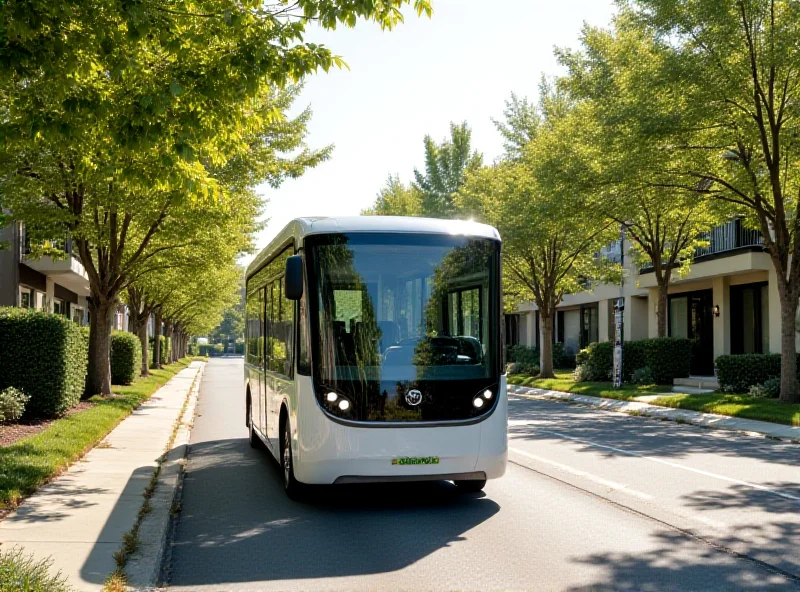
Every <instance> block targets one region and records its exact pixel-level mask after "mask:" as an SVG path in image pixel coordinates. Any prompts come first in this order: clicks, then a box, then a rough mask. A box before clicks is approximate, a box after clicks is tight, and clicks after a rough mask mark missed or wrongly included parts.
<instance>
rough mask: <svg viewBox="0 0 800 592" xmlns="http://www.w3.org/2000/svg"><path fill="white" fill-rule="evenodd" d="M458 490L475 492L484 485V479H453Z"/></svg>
mask: <svg viewBox="0 0 800 592" xmlns="http://www.w3.org/2000/svg"><path fill="white" fill-rule="evenodd" d="M453 483H455V484H456V487H458V489H459V490H461V491H463V492H464V493H477V492H479V491H483V488H484V487H486V479H468V480H463V481H453Z"/></svg>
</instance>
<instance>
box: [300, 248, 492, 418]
mask: <svg viewBox="0 0 800 592" xmlns="http://www.w3.org/2000/svg"><path fill="white" fill-rule="evenodd" d="M312 245H313V246H312V248H311V249H310V252H311V254H312V255H311V260H312V265H313V273H312V274H311V277H312V278H313V280H312V281H314V282H315V284H316V285H315V286H312V289H314V288H315V289H316V295H315V296H314V295H312V296H311V297H312V298H314V297H316V300H317V309H318V310H317V313H318V316H317V326H316V327H315V329H316V331H317V335H316V339H315V340H314V341H315V344H314V345H315V350H316V354H317V355H314V356H313V357H314V360H315V365H316V375H317V377H318V378H319V379H321V380H323V381H324V382H325V384H327V385H328V387H330V388H340V389H343V390H347V391H351V395H352V396H353V397H355V398H356V399H359V400H356V401H354V404H357V406H358V408H359V413H360V414H363V415H365V416H366V418H367V419H385V418H386V417H387V416H390V417H391V418H392V420H393V421H400V420H415V419H420V415H421V414H422V415H425V416H428V415H430V414H431V413H435V414H437V415H441V414H444V415H447V414H448V409H447V406H448V405H449V403H448V402H447V401H446V397H442V396H440V397H438V398H437V400H436V401H434V400H432V397H433V390H436V389H430V388H429V389H427V390H426V392H424V393H423V401H422V404H420V405H419V406H418V407H416V406H415V408H409V405H408V404H407V403H406V402H405V397H404V395H405V393H406V391H407V390H409V388H412V387H413V386H414V385H418V384H420V382H421V381H423V382H429V381H452V380H476V379H487V378H491V376H492V374H496V372H495V370H494V367H495V360H494V357H495V351H494V349H495V348H493V346H492V343H494V342H495V341H496V339H494V340H492V339H491V338H492V336H493V335H494V334H495V333H496V331H497V329H496V327H495V324H496V323H495V321H494V320H492V314H491V313H490V311H491V310H493V307H494V306H495V304H494V303H495V300H493V298H492V297H491V290H490V287H491V286H492V274H493V272H492V270H493V265H494V260H495V255H496V250H497V245H498V243H496V242H494V241H490V240H486V239H474V238H468V237H459V236H425V235H419V236H416V235H404V236H400V237H398V236H397V235H392V236H386V235H369V234H353V235H332V236H331V235H329V236H325V237H319V239H318V244H314V242H313V241H312ZM495 283H496V282H495ZM490 320H492V322H490ZM356 384H357V385H358V386H357V387H356ZM363 397H366V398H365V399H364V400H361V399H362V398H363ZM468 399H469V401H471V394H469V397H468ZM437 408H439V409H438V411H434V410H436V409H437ZM421 410H426V411H425V413H422V411H421ZM470 413H471V412H470Z"/></svg>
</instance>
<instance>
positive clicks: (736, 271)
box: [506, 220, 781, 376]
mask: <svg viewBox="0 0 800 592" xmlns="http://www.w3.org/2000/svg"><path fill="white" fill-rule="evenodd" d="M703 238H704V239H705V240H706V241H707V242H708V245H707V246H705V247H701V248H698V249H697V250H696V252H695V255H694V260H693V262H692V265H691V268H690V271H689V273H688V274H687V275H685V276H684V277H681V278H676V277H674V276H673V279H672V281H671V282H670V287H669V297H668V304H667V306H668V311H667V314H668V327H669V335H670V336H673V337H685V338H689V339H691V340H692V341H693V342H694V346H693V353H692V361H691V373H692V374H693V375H697V376H712V375H713V374H714V359H715V358H716V357H717V356H720V355H723V354H745V353H767V352H780V349H781V347H780V343H781V334H780V301H779V298H778V284H777V275H776V273H775V270H774V268H773V266H772V262H771V260H770V258H769V255H768V254H767V253H766V252H764V250H763V247H762V237H761V234H760V233H759V232H758V231H755V230H750V229H748V228H745V227H744V226H743V225H742V223H741V221H740V220H732V221H730V222H728V223H726V224H722V225H720V226H717V227H716V228H714V229H712V230H711V231H710V232H709V233H707V236H705V237H703ZM623 246H624V251H625V253H626V255H625V259H624V260H625V263H626V265H625V281H624V282H623V285H622V287H620V286H619V285H610V284H601V285H598V286H595V287H593V288H592V289H590V290H587V291H584V292H579V293H576V294H569V295H567V296H565V297H564V298H563V301H562V302H561V303H560V304H559V306H558V307H557V309H556V310H557V312H556V318H555V323H554V327H555V331H554V333H555V336H554V339H555V341H557V342H561V343H564V347H565V349H567V350H569V351H571V352H572V353H577V351H578V350H579V349H581V348H584V347H586V346H587V345H588V344H589V343H592V342H595V341H613V339H614V313H615V309H614V306H615V304H616V302H617V299H619V298H624V304H625V307H624V315H623V318H624V339H625V340H637V339H645V338H648V337H656V336H657V335H658V327H657V316H656V306H657V303H658V286H657V284H656V279H655V275H654V273H653V269H652V267H647V266H645V267H642V268H639V267H637V266H636V265H634V264H632V263H631V261H632V258H631V257H630V256H629V255H628V251H629V249H630V244H628V242H627V241H626V242H625V244H624V245H623ZM614 253H620V244H619V241H617V242H616V243H614V244H613V245H610V246H609V247H608V249H607V254H612V255H613V254H614ZM619 257H620V255H619V254H618V255H616V258H617V261H619ZM509 316H510V318H508V319H507V320H506V335H507V339H506V340H507V342H508V343H514V341H512V340H513V339H516V343H521V344H525V345H528V346H537V345H539V343H540V339H541V335H540V326H541V323H540V321H541V319H540V318H539V311H538V310H537V307H536V305H535V304H534V303H530V302H529V303H523V304H522V305H520V306H519V309H518V311H517V314H516V315H509Z"/></svg>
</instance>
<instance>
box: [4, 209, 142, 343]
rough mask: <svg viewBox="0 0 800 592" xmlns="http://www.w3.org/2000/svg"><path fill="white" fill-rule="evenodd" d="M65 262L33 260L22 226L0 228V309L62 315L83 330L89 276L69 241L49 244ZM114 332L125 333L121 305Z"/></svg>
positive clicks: (87, 301)
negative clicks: (61, 253)
mask: <svg viewBox="0 0 800 592" xmlns="http://www.w3.org/2000/svg"><path fill="white" fill-rule="evenodd" d="M51 242H52V245H53V246H54V247H57V248H59V249H60V250H63V251H64V252H65V253H66V255H67V256H66V257H65V258H63V259H62V258H59V259H53V258H52V257H49V256H43V257H33V256H32V255H31V248H30V242H29V240H28V238H27V236H26V233H25V226H24V225H23V224H21V223H19V222H12V223H11V224H9V225H8V226H6V227H5V228H0V243H4V244H5V245H6V248H4V249H0V306H17V307H21V308H32V309H36V310H42V311H46V312H51V313H55V314H60V315H63V316H65V317H67V318H69V319H71V320H72V321H73V322H75V323H77V324H79V325H81V326H84V325H88V324H89V298H90V296H89V294H90V292H89V275H88V274H87V273H86V269H85V268H84V266H83V265H82V264H81V262H80V259H79V258H78V256H77V254H76V253H75V252H74V251H73V245H72V240H71V239H70V238H69V237H64V238H63V239H60V240H56V241H51ZM113 324H114V327H113V328H114V329H118V330H126V329H127V326H128V313H127V309H126V307H125V306H124V305H121V306H120V307H118V309H117V312H116V314H115V316H114V321H113Z"/></svg>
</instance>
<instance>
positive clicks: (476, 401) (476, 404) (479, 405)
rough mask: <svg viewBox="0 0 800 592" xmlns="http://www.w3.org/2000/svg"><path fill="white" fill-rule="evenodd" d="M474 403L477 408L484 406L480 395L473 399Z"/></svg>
mask: <svg viewBox="0 0 800 592" xmlns="http://www.w3.org/2000/svg"><path fill="white" fill-rule="evenodd" d="M472 404H473V405H474V406H475V409H480V408H481V407H483V399H481V398H480V397H475V398H474V399H472Z"/></svg>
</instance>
